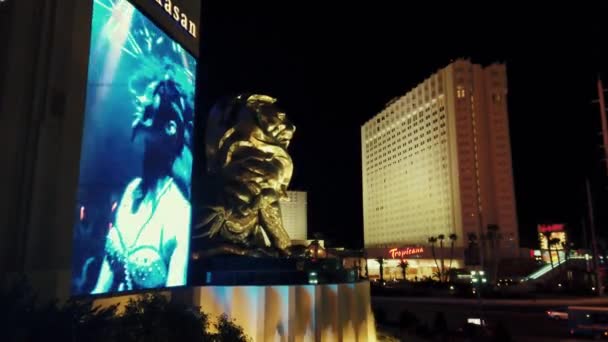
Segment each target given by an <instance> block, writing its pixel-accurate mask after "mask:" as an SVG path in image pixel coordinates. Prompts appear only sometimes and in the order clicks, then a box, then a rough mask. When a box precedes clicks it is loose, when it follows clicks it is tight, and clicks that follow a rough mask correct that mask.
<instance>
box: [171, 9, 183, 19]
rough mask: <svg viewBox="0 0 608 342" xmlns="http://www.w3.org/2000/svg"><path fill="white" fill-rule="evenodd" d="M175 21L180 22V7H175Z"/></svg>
mask: <svg viewBox="0 0 608 342" xmlns="http://www.w3.org/2000/svg"><path fill="white" fill-rule="evenodd" d="M182 15H183V14H182ZM173 19H175V20H176V21H177V20H179V7H177V6H175V7H173Z"/></svg>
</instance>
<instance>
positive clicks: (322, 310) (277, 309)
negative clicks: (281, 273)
mask: <svg viewBox="0 0 608 342" xmlns="http://www.w3.org/2000/svg"><path fill="white" fill-rule="evenodd" d="M171 298H172V300H175V301H178V302H181V303H185V304H190V305H196V306H200V307H201V309H202V310H203V311H204V312H205V313H208V314H211V315H212V316H215V315H220V314H222V313H226V314H227V315H228V316H230V317H231V318H233V319H235V320H236V324H238V325H240V326H242V327H243V329H244V331H245V333H246V334H247V335H248V336H250V337H252V338H253V340H254V341H280V342H283V341H285V342H292V341H293V342H299V341H353V342H354V341H375V340H376V334H375V326H374V319H373V315H372V312H371V302H370V292H369V283H368V282H367V281H360V282H356V283H347V284H322V285H276V286H272V285H267V286H197V287H187V288H179V289H172V290H171Z"/></svg>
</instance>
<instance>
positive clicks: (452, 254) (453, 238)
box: [448, 233, 458, 270]
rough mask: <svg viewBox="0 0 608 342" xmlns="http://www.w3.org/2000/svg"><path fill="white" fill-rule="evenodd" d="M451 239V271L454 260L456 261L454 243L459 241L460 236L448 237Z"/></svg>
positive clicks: (451, 235)
mask: <svg viewBox="0 0 608 342" xmlns="http://www.w3.org/2000/svg"><path fill="white" fill-rule="evenodd" d="M448 238H449V239H450V266H449V270H451V269H452V260H454V243H455V242H456V240H458V235H456V234H454V233H452V234H450V235H449V236H448Z"/></svg>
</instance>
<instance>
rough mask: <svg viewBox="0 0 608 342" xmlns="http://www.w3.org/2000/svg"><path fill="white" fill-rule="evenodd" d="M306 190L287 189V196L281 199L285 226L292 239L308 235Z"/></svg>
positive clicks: (301, 238) (305, 237) (304, 238)
mask: <svg viewBox="0 0 608 342" xmlns="http://www.w3.org/2000/svg"><path fill="white" fill-rule="evenodd" d="M306 197H307V196H306V192H305V191H287V197H286V198H284V199H281V200H280V201H279V206H280V207H281V219H282V220H283V227H284V228H285V230H286V231H287V234H289V237H290V238H291V239H292V240H306V239H307V237H308V218H307V214H308V202H307V198H306Z"/></svg>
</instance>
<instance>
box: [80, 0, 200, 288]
mask: <svg viewBox="0 0 608 342" xmlns="http://www.w3.org/2000/svg"><path fill="white" fill-rule="evenodd" d="M195 74H196V60H195V59H194V57H192V56H191V55H190V54H189V53H188V52H186V51H185V50H184V49H183V47H182V46H180V45H179V44H178V43H176V42H175V41H174V40H172V39H171V38H170V37H169V36H167V35H166V34H165V33H164V32H163V31H162V30H160V29H159V28H158V27H157V26H155V25H154V24H153V23H152V22H151V21H150V20H149V19H148V18H147V17H145V16H144V15H143V14H141V13H140V12H139V11H138V10H137V9H136V8H135V7H133V5H131V4H130V3H129V2H128V1H126V0H94V3H93V16H92V25H91V45H90V55H89V64H88V78H87V80H88V81H87V82H88V83H87V89H86V108H85V115H84V132H83V137H82V147H81V159H80V178H79V184H78V195H77V206H76V210H75V227H74V237H73V242H74V245H73V246H74V247H73V261H72V274H73V276H72V293H73V294H88V293H94V294H97V293H107V292H120V291H131V290H138V289H145V288H161V287H168V286H179V285H185V284H186V278H187V267H188V259H189V258H188V254H189V242H190V215H191V212H190V183H191V182H190V178H191V170H192V150H191V147H192V139H193V137H192V135H193V122H194V93H195Z"/></svg>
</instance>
